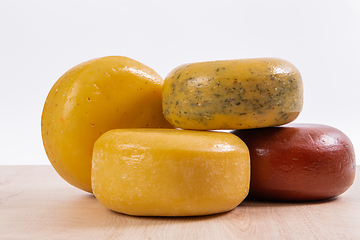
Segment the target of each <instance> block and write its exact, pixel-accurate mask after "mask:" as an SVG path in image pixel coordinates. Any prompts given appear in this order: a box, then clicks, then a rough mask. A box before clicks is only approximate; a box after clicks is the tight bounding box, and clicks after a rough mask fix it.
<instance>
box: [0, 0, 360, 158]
mask: <svg viewBox="0 0 360 240" xmlns="http://www.w3.org/2000/svg"><path fill="white" fill-rule="evenodd" d="M0 34H1V35H0V81H1V85H0V87H1V94H0V110H1V112H0V113H1V115H0V150H1V155H0V164H49V162H48V160H47V157H46V155H45V152H44V150H43V146H42V140H41V131H40V118H41V112H42V108H43V104H44V102H45V99H46V96H47V94H48V92H49V90H50V88H51V87H52V85H53V84H54V83H55V81H56V80H57V79H58V78H59V77H60V76H61V75H62V74H63V73H65V72H66V71H67V70H68V69H70V68H71V67H73V66H75V65H77V64H79V63H81V62H83V61H86V60H90V59H92V58H96V57H102V56H108V55H122V56H127V57H130V58H133V59H135V60H137V61H140V62H142V63H144V64H146V65H148V66H149V67H151V68H153V69H154V70H155V71H157V72H158V73H159V74H160V75H161V76H162V77H165V76H166V75H167V73H168V72H170V70H172V69H173V68H175V67H177V66H178V65H180V64H183V63H189V62H197V61H210V60H226V59H241V58H254V57H279V58H283V59H286V60H288V61H290V62H291V63H293V64H294V65H295V66H296V67H297V68H298V69H299V70H300V72H301V74H302V77H303V81H304V88H305V103H304V109H303V112H302V113H301V114H300V116H299V117H298V119H297V120H296V122H300V123H302V122H306V123H321V124H326V125H330V126H333V127H336V128H338V129H340V130H341V131H343V132H344V133H346V134H347V135H348V136H349V137H350V139H351V140H352V142H353V144H354V146H355V148H356V154H357V156H359V154H360V153H359V150H360V107H359V104H360V100H359V95H360V81H359V80H360V79H359V78H360V77H359V70H360V2H359V0H348V1H345V0H316V1H314V0H302V1H299V0H272V1H268V0H252V1H239V0H234V1H230V0H222V1H197V0H191V1H190V0H182V1H171V0H167V1H166V0H152V1H150V0H149V1H140V0H128V1H89V0H87V1H74V0H71V1H39V0H38V1H25V0H22V1H16V0H0ZM357 164H360V160H359V157H358V159H357Z"/></svg>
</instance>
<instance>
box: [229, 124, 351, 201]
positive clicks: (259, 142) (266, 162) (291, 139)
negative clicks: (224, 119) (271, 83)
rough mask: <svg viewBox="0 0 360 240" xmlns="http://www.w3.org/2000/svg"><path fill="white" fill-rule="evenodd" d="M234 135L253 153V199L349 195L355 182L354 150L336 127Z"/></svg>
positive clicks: (273, 129) (314, 126) (285, 128)
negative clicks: (348, 190)
mask: <svg viewBox="0 0 360 240" xmlns="http://www.w3.org/2000/svg"><path fill="white" fill-rule="evenodd" d="M233 133H234V134H236V135H237V136H239V137H240V138H241V139H242V140H243V141H244V142H245V143H246V144H247V146H248V147H249V150H250V157H251V184H250V193H249V197H250V198H256V199H260V200H278V201H310V200H322V199H327V198H332V197H336V196H338V195H340V194H342V193H344V192H345V191H346V190H347V189H349V188H350V187H351V185H352V184H353V182H354V179H355V168H356V162H355V152H354V147H353V145H352V143H351V141H350V139H349V138H348V137H347V136H346V135H345V134H344V133H342V132H341V131H340V130H338V129H336V128H333V127H330V126H326V125H321V124H289V125H285V126H281V127H270V128H263V129H247V130H237V131H234V132H233Z"/></svg>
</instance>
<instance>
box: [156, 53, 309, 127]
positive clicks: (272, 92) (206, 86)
mask: <svg viewBox="0 0 360 240" xmlns="http://www.w3.org/2000/svg"><path fill="white" fill-rule="evenodd" d="M162 97H163V112H164V116H165V118H166V119H167V120H168V121H169V122H170V123H171V124H172V125H173V126H175V127H178V128H183V129H198V130H211V129H248V128H260V127H270V126H279V125H283V124H286V123H289V122H291V121H293V120H295V119H296V118H297V116H298V115H299V113H300V112H301V110H302V106H303V84H302V79H301V76H300V73H299V71H298V70H297V69H296V68H295V67H294V66H293V65H292V64H291V63H289V62H287V61H285V60H282V59H276V58H257V59H256V58H255V59H243V60H227V61H212V62H200V63H192V64H185V65H182V66H180V67H178V68H176V69H174V70H173V71H172V72H170V73H169V74H168V76H167V77H166V78H165V80H164V85H163V91H162Z"/></svg>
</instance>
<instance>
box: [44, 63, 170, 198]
mask: <svg viewBox="0 0 360 240" xmlns="http://www.w3.org/2000/svg"><path fill="white" fill-rule="evenodd" d="M162 82H163V79H162V78H161V77H160V76H159V75H158V74H157V73H156V72H155V71H154V70H152V69H151V68H149V67H147V66H145V65H144V64H142V63H140V62H137V61H135V60H133V59H130V58H127V57H122V56H109V57H102V58H96V59H92V60H90V61H87V62H84V63H81V64H79V65H77V66H75V67H73V68H71V69H70V70H69V71H67V72H66V73H65V74H64V75H62V76H61V77H60V78H59V80H58V81H57V82H56V83H55V84H54V86H53V87H52V89H51V90H50V92H49V95H48V97H47V99H46V102H45V104H44V109H43V114H42V117H41V132H42V139H43V143H44V147H45V151H46V154H47V156H48V158H49V160H50V162H51V164H52V166H53V167H54V168H55V170H56V171H57V172H58V173H59V175H60V176H61V177H62V178H63V179H65V180H66V181H67V182H69V183H70V184H72V185H73V186H75V187H77V188H80V189H82V190H84V191H87V192H91V191H92V190H91V179H90V173H91V155H92V151H93V147H94V143H95V140H96V139H97V138H98V137H100V135H101V134H103V133H105V132H106V131H109V130H111V129H115V128H135V127H136V128H140V127H145V128H146V127H152V128H157V127H164V128H173V127H172V126H171V125H170V124H169V123H168V122H167V121H166V119H165V118H164V116H163V114H162V107H161V88H162Z"/></svg>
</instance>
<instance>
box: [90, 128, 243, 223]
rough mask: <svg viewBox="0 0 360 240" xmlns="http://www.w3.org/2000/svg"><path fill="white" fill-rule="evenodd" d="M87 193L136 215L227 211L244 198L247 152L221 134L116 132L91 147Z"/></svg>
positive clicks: (171, 130) (179, 131) (235, 140)
mask: <svg viewBox="0 0 360 240" xmlns="http://www.w3.org/2000/svg"><path fill="white" fill-rule="evenodd" d="M91 174H92V178H91V179H92V189H93V193H94V195H95V196H96V198H97V199H98V200H99V202H100V203H101V204H102V205H104V206H105V207H107V208H109V209H111V210H113V211H116V212H120V213H125V214H129V215H138V216H195V215H207V214H215V213H221V212H226V211H229V210H231V209H233V208H235V207H236V206H238V205H239V204H240V203H241V202H242V201H243V200H244V199H245V197H246V196H247V194H248V191H249V181H250V157H249V150H248V148H247V146H246V145H245V144H244V142H243V141H242V140H240V138H238V137H236V136H234V135H232V134H230V133H223V132H203V131H191V130H176V129H120V130H111V131H109V132H107V133H105V134H104V135H102V136H101V137H100V138H99V139H98V140H97V141H96V142H95V146H94V153H93V160H92V172H91Z"/></svg>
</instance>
